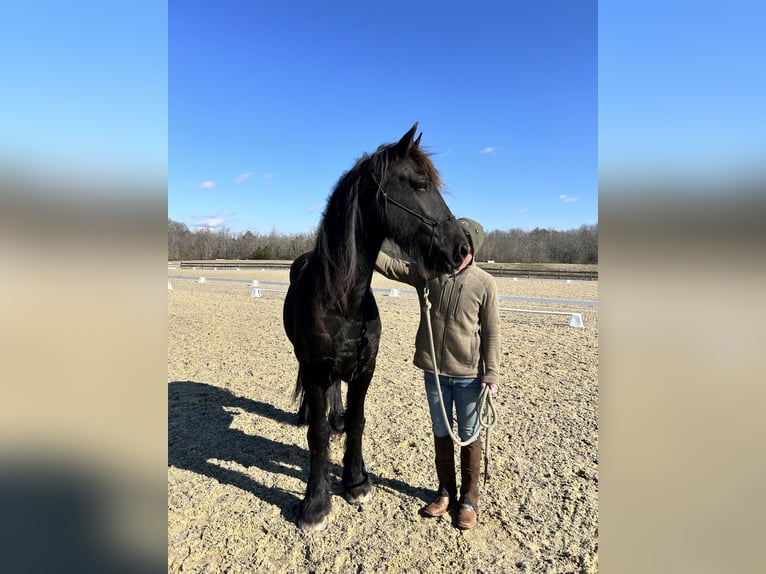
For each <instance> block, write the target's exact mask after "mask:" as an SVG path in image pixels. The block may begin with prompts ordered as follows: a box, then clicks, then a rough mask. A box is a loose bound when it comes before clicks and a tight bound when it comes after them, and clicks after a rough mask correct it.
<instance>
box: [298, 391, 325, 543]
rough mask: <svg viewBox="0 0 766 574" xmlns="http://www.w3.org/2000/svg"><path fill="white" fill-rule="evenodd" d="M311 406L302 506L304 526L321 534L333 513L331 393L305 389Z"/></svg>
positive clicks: (301, 516) (301, 520) (302, 525)
mask: <svg viewBox="0 0 766 574" xmlns="http://www.w3.org/2000/svg"><path fill="white" fill-rule="evenodd" d="M305 391H306V394H305V396H304V399H305V400H306V402H307V405H308V419H309V420H308V423H309V429H308V433H307V437H308V444H309V452H310V466H309V480H308V484H307V485H306V496H305V497H304V499H303V502H302V503H301V511H300V522H299V524H300V527H301V528H302V529H303V530H313V531H319V530H324V529H325V528H326V527H327V515H328V514H330V507H331V504H330V480H329V451H330V425H329V424H328V421H327V391H326V389H324V388H322V387H321V386H319V385H316V384H308V385H306V386H305Z"/></svg>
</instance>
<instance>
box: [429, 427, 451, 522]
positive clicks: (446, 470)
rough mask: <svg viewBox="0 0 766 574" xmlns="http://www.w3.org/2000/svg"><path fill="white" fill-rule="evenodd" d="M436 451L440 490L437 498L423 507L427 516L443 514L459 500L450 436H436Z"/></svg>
mask: <svg viewBox="0 0 766 574" xmlns="http://www.w3.org/2000/svg"><path fill="white" fill-rule="evenodd" d="M434 451H435V453H436V458H435V462H436V476H437V477H438V479H439V491H438V492H437V494H436V500H434V501H433V502H432V503H431V504H429V505H428V506H426V507H425V508H424V509H423V514H425V515H426V516H432V517H436V516H442V515H443V514H445V513H446V512H447V510H449V508H450V506H454V504H455V503H456V502H457V480H456V478H455V449H454V446H453V443H452V439H451V438H450V437H449V436H443V437H438V436H434Z"/></svg>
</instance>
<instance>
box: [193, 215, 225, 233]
mask: <svg viewBox="0 0 766 574" xmlns="http://www.w3.org/2000/svg"><path fill="white" fill-rule="evenodd" d="M199 217H201V219H200V220H199V221H198V222H197V224H196V225H195V226H194V228H195V229H196V230H197V231H199V230H200V229H209V230H210V231H215V230H217V229H219V228H220V227H221V226H222V225H223V222H224V221H225V220H224V218H223V217H220V216H218V215H211V216H208V217H205V216H199Z"/></svg>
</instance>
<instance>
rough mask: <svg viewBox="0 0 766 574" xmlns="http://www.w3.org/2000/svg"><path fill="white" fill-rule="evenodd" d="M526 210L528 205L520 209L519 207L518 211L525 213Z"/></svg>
mask: <svg viewBox="0 0 766 574" xmlns="http://www.w3.org/2000/svg"><path fill="white" fill-rule="evenodd" d="M527 211H529V208H528V207H522V208H521V209H519V213H526V212H527Z"/></svg>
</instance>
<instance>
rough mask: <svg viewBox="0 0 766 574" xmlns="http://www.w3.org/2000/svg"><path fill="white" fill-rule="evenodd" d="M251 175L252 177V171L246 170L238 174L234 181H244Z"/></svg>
mask: <svg viewBox="0 0 766 574" xmlns="http://www.w3.org/2000/svg"><path fill="white" fill-rule="evenodd" d="M251 177H253V172H252V171H246V172H245V173H243V174H240V175H239V176H238V177H237V179H235V180H234V183H245V182H246V181H247V180H248V179H250V178H251Z"/></svg>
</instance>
